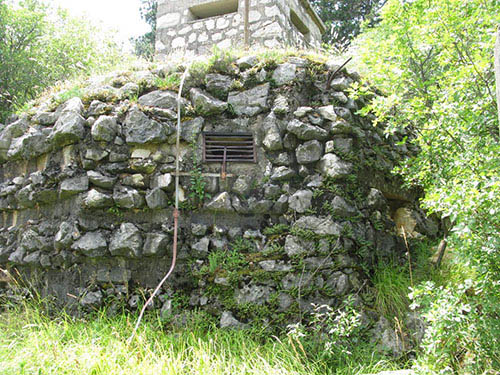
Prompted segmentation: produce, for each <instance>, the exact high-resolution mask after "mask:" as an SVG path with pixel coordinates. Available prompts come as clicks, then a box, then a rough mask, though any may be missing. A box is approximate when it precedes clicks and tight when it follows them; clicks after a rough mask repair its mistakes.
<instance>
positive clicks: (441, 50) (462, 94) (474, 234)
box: [356, 0, 500, 372]
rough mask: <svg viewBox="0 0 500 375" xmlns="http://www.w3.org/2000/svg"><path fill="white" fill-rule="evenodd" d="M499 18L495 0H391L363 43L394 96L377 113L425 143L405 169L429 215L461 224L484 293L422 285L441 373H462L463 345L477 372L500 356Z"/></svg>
mask: <svg viewBox="0 0 500 375" xmlns="http://www.w3.org/2000/svg"><path fill="white" fill-rule="evenodd" d="M499 21H500V3H499V2H498V1H495V0H487V1H483V0H468V1H462V0H414V1H411V2H402V1H400V0H389V1H388V3H387V4H386V6H385V7H384V8H383V10H382V21H381V22H380V24H379V25H378V26H376V27H374V28H371V29H367V30H365V33H364V34H363V35H362V36H361V37H360V38H358V40H357V41H356V45H357V47H358V60H359V62H360V66H361V68H362V69H363V70H365V75H366V76H368V77H369V79H370V80H371V83H372V84H374V85H375V86H376V87H377V88H380V89H381V90H383V91H384V92H385V93H386V95H385V96H382V97H379V98H377V99H375V100H373V101H372V102H371V104H370V110H371V112H372V113H373V114H375V115H376V116H377V118H378V122H385V123H387V125H388V128H389V130H390V131H392V132H397V131H398V130H399V129H402V128H408V129H409V130H410V133H411V134H412V135H413V136H412V137H409V141H410V142H412V143H414V144H415V145H416V146H418V149H419V153H418V155H416V156H414V157H412V158H410V159H408V160H406V161H405V162H404V163H403V164H402V165H401V166H400V167H399V171H400V172H401V173H402V174H403V175H405V176H406V179H407V181H411V182H413V183H418V184H419V185H421V186H423V187H424V189H425V196H424V199H423V204H424V205H425V207H426V208H427V209H428V210H429V211H430V212H435V213H438V214H439V215H440V216H441V217H449V218H450V219H451V222H454V223H455V226H454V228H453V229H452V232H451V239H450V241H451V242H452V245H451V246H450V247H451V248H453V249H455V254H456V257H457V260H458V261H460V262H462V263H463V264H468V265H470V266H472V267H473V269H474V270H475V275H474V279H473V280H472V284H473V285H474V290H479V289H480V290H481V292H480V293H474V294H472V295H470V296H468V298H465V297H464V295H463V293H469V292H470V291H469V289H467V288H466V289H463V288H462V287H461V286H460V284H457V285H453V284H452V285H450V286H449V287H447V288H444V289H440V290H433V287H432V286H423V287H421V290H420V293H421V294H422V293H423V294H422V296H425V298H424V297H422V298H424V299H423V301H426V302H425V303H423V305H422V306H424V307H423V308H424V311H425V312H426V317H427V321H428V323H429V324H430V326H429V330H428V339H427V341H426V342H425V348H426V349H425V350H426V351H425V352H424V356H423V358H424V359H425V360H427V361H428V363H427V364H430V363H435V365H433V366H434V367H433V368H432V370H435V371H444V372H446V371H448V370H447V369H449V368H450V366H451V367H452V368H454V370H457V368H458V367H459V366H461V365H462V364H463V363H464V361H465V359H464V358H463V356H464V351H466V352H467V356H469V357H468V358H473V359H474V362H473V363H472V362H471V366H476V368H475V369H476V371H479V369H480V368H482V369H483V370H484V369H486V368H487V367H488V366H489V365H491V364H492V363H493V364H496V365H498V364H499V362H500V359H499V358H498V356H496V357H495V356H492V355H491V353H494V352H498V350H497V349H498V343H497V342H496V340H492V339H491V337H492V336H491V332H493V330H492V326H494V323H495V322H496V319H498V316H499V314H500V308H499V306H498V304H497V303H492V301H498V300H499V298H500V297H499V293H498V290H497V289H498V288H497V287H496V285H498V282H499V281H500V273H499V272H498V271H499V270H500V251H499V250H500V240H499V238H500V173H499V171H500V157H499V155H500V143H499V141H500V140H499V137H498V118H497V112H496V98H495V96H494V87H495V86H494V84H495V83H494V74H493V45H494V42H495V38H494V32H495V30H496V26H497V24H498V23H499ZM464 283H465V282H464ZM424 292H425V293H424ZM415 293H417V292H415ZM461 293H462V294H461ZM465 300H466V302H465ZM465 306H468V307H467V309H468V310H467V311H466V310H464V309H465ZM486 309H487V310H488V311H489V312H488V314H486V313H485V311H486ZM473 322H474V323H475V324H476V325H475V326H473V327H472V326H471V324H472V323H473ZM451 333H453V336H452V337H451V336H450V334H451ZM477 342H481V345H482V346H481V345H477V344H476V343H477ZM495 345H496V346H497V347H496V348H495ZM479 359H481V360H479ZM495 361H496V362H495ZM481 366H482V367H481ZM493 367H494V366H493Z"/></svg>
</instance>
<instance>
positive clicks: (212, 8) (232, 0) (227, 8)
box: [189, 0, 238, 20]
mask: <svg viewBox="0 0 500 375" xmlns="http://www.w3.org/2000/svg"><path fill="white" fill-rule="evenodd" d="M189 11H190V12H191V16H192V17H193V20H201V19H204V18H210V17H217V16H223V15H225V14H230V13H236V12H237V11H238V0H218V1H212V2H209V3H204V4H200V5H195V6H192V7H191V8H189Z"/></svg>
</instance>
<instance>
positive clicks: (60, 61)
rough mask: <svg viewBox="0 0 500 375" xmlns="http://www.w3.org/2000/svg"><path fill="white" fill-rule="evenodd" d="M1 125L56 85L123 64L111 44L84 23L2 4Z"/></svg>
mask: <svg viewBox="0 0 500 375" xmlns="http://www.w3.org/2000/svg"><path fill="white" fill-rule="evenodd" d="M0 40H1V41H2V42H1V43H0V122H1V121H2V120H3V118H5V117H6V116H7V115H8V114H9V113H11V112H13V111H15V110H16V109H19V108H21V107H22V106H23V104H24V103H26V102H27V101H29V100H31V99H33V98H35V97H36V96H37V95H38V94H39V93H40V92H41V91H43V90H44V89H45V88H47V87H48V86H50V85H53V84H55V83H56V82H58V81H63V80H66V79H69V78H73V77H75V76H77V75H81V74H89V73H90V72H94V71H102V70H106V69H107V68H109V67H110V66H113V65H115V64H116V62H117V61H120V60H121V56H122V53H121V51H120V49H119V47H118V46H117V45H116V44H115V43H114V42H113V41H112V40H113V38H112V37H111V36H110V35H108V34H106V33H103V32H102V31H101V30H99V29H97V28H95V27H93V26H92V25H91V24H89V22H88V21H87V20H85V19H83V18H73V17H70V16H69V15H68V13H67V11H64V10H60V9H53V8H48V7H47V6H45V5H42V4H41V3H40V2H38V1H36V0H29V1H24V2H22V3H21V4H20V7H14V6H12V5H10V4H7V3H5V2H0Z"/></svg>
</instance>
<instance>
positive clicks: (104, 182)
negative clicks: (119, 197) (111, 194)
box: [87, 171, 116, 189]
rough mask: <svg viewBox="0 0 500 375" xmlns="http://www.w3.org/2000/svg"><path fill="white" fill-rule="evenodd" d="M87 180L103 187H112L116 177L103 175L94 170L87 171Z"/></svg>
mask: <svg viewBox="0 0 500 375" xmlns="http://www.w3.org/2000/svg"><path fill="white" fill-rule="evenodd" d="M87 177H88V179H89V182H90V183H91V184H93V185H95V186H97V187H100V188H103V189H112V188H113V185H114V184H115V182H116V177H109V176H105V175H103V174H101V173H99V172H96V171H87Z"/></svg>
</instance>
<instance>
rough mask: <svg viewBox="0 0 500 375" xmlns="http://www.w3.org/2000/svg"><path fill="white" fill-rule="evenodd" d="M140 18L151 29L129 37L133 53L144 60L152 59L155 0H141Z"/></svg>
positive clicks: (156, 7)
mask: <svg viewBox="0 0 500 375" xmlns="http://www.w3.org/2000/svg"><path fill="white" fill-rule="evenodd" d="M140 11H141V18H142V19H143V20H144V21H146V23H147V24H148V25H149V26H151V31H148V32H147V33H146V34H144V35H141V36H139V37H137V38H130V41H131V42H132V44H133V46H134V53H135V54H136V55H137V56H139V57H143V58H144V59H146V60H153V57H154V55H155V44H156V14H157V12H158V1H157V0H141V8H140Z"/></svg>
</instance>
